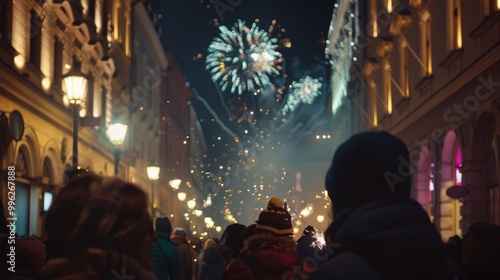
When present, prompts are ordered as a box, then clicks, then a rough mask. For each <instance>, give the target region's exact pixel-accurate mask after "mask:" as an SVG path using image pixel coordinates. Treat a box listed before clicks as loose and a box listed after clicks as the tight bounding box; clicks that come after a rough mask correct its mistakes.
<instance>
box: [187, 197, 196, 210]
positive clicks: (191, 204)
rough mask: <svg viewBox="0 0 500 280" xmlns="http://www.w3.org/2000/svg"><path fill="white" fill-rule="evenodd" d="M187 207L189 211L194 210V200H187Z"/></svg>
mask: <svg viewBox="0 0 500 280" xmlns="http://www.w3.org/2000/svg"><path fill="white" fill-rule="evenodd" d="M187 206H188V208H189V209H194V208H195V207H196V200H194V199H193V200H189V201H188V202H187Z"/></svg>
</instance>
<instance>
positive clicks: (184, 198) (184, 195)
mask: <svg viewBox="0 0 500 280" xmlns="http://www.w3.org/2000/svg"><path fill="white" fill-rule="evenodd" d="M186 197H187V195H186V193H185V192H180V193H178V194H177V198H179V200H180V201H184V200H186Z"/></svg>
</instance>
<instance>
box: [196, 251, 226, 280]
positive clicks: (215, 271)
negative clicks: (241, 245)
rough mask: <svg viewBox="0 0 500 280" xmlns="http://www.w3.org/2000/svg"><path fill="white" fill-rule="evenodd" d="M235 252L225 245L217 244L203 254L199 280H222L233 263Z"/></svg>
mask: <svg viewBox="0 0 500 280" xmlns="http://www.w3.org/2000/svg"><path fill="white" fill-rule="evenodd" d="M232 256H233V250H231V248H229V247H227V246H225V245H223V244H215V245H213V246H212V247H210V248H208V249H207V250H206V251H205V252H204V253H203V259H200V261H201V262H203V264H202V268H201V272H200V278H199V280H216V279H222V275H223V274H224V270H225V269H226V267H227V265H228V264H229V262H230V261H231V259H232Z"/></svg>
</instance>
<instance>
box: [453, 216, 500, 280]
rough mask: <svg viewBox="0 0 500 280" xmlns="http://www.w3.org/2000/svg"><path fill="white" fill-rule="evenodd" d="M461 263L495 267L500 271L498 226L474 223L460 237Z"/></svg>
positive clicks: (499, 227) (499, 232)
mask: <svg viewBox="0 0 500 280" xmlns="http://www.w3.org/2000/svg"><path fill="white" fill-rule="evenodd" d="M462 258H463V259H462V264H463V265H464V266H473V267H491V268H493V267H494V268H496V271H497V272H498V273H500V226H498V225H494V224H487V223H481V222H478V223H474V224H472V225H470V227H469V231H468V232H467V233H466V234H465V236H464V238H463V239H462Z"/></svg>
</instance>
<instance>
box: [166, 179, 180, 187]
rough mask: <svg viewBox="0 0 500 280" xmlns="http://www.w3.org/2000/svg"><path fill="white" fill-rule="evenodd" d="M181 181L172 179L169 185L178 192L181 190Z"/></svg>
mask: <svg viewBox="0 0 500 280" xmlns="http://www.w3.org/2000/svg"><path fill="white" fill-rule="evenodd" d="M181 182H182V181H181V180H180V179H172V180H170V182H168V184H169V185H170V186H171V187H172V189H174V190H177V189H179V186H180V185H181Z"/></svg>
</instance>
